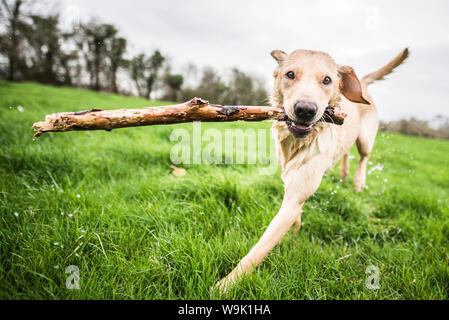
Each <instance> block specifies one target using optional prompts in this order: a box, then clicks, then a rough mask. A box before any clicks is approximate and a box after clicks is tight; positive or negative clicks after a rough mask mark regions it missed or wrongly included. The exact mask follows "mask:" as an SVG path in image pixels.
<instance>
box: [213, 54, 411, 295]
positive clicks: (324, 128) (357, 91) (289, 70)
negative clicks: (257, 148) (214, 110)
mask: <svg viewBox="0 0 449 320" xmlns="http://www.w3.org/2000/svg"><path fill="white" fill-rule="evenodd" d="M408 54H409V51H408V49H405V50H403V51H402V52H401V53H400V54H399V55H398V56H397V57H395V58H394V59H393V60H392V61H391V62H390V63H388V64H387V65H386V66H384V67H383V68H381V69H379V70H378V71H376V72H373V73H370V74H368V75H366V76H364V77H363V78H362V80H361V81H359V79H358V78H357V76H356V74H355V73H354V71H353V69H352V68H351V67H348V66H340V65H337V64H336V63H335V61H334V60H333V59H332V58H331V57H330V56H329V55H328V54H326V53H324V52H319V51H310V50H295V51H293V52H292V53H290V54H287V53H285V52H283V51H280V50H275V51H273V52H271V55H272V56H273V58H274V59H275V60H276V61H277V63H278V67H277V68H276V70H275V71H274V78H275V82H274V88H273V91H272V95H271V103H272V104H273V105H283V106H284V107H285V113H286V114H287V116H288V120H287V121H278V122H275V123H274V124H273V127H272V130H273V133H274V136H275V138H276V140H277V156H278V161H279V164H280V166H281V170H282V180H283V182H284V199H283V202H282V206H281V208H280V210H279V212H278V214H277V215H276V216H275V217H274V218H273V220H272V221H271V223H270V224H269V226H268V227H267V229H266V230H265V233H264V234H263V235H262V238H261V239H260V240H259V242H257V244H256V245H255V246H254V247H253V248H252V249H251V250H250V252H249V253H248V254H247V255H246V256H245V257H244V258H243V259H242V260H241V261H240V262H239V264H238V265H237V266H236V267H235V269H234V270H233V271H232V272H231V273H230V274H229V275H228V276H226V277H225V278H223V279H222V280H220V281H219V282H218V283H217V286H218V287H219V288H220V290H221V291H225V290H226V288H228V286H229V285H231V284H233V283H235V282H237V281H238V280H239V279H240V278H241V276H242V275H243V274H249V273H251V272H252V270H253V269H254V268H255V267H257V266H258V265H259V264H260V263H261V262H262V261H263V259H264V258H265V257H266V256H267V254H268V253H269V252H270V251H271V249H272V248H273V247H274V246H275V245H276V244H277V243H278V242H279V241H280V240H281V239H282V237H283V236H284V235H285V234H286V233H287V231H288V230H289V229H290V227H292V226H293V227H294V230H295V232H296V231H297V230H298V229H299V228H300V227H301V213H302V206H303V204H304V201H306V200H307V199H308V198H309V197H310V196H311V195H312V194H313V193H314V192H315V191H316V190H317V189H318V187H319V185H320V183H321V179H322V178H323V175H324V174H325V173H326V171H327V170H329V169H330V168H332V167H333V166H334V164H336V163H337V162H338V161H339V160H342V161H341V166H340V175H341V178H342V179H344V178H346V176H347V174H348V172H349V151H350V149H351V147H352V145H353V144H354V143H356V144H357V148H358V151H359V153H360V161H359V165H358V168H357V172H356V174H355V178H354V188H355V191H356V192H361V191H362V190H363V189H364V187H365V180H366V166H367V163H368V157H369V154H370V152H371V150H372V148H373V145H374V140H375V137H376V133H377V130H378V127H379V119H378V115H377V111H376V108H375V106H374V103H373V100H372V98H371V96H370V95H369V94H368V91H367V87H368V85H369V84H370V83H372V82H374V81H375V80H381V79H383V77H384V76H385V75H387V74H389V73H391V72H392V71H393V69H394V68H396V67H397V66H398V65H400V64H401V63H402V62H404V60H405V59H406V58H407V57H408ZM333 105H340V107H341V109H342V111H343V112H345V113H347V118H346V119H345V121H344V124H343V125H342V126H337V125H333V124H330V123H325V122H320V121H319V120H320V119H321V118H322V117H323V116H325V114H324V111H325V109H326V107H327V106H333Z"/></svg>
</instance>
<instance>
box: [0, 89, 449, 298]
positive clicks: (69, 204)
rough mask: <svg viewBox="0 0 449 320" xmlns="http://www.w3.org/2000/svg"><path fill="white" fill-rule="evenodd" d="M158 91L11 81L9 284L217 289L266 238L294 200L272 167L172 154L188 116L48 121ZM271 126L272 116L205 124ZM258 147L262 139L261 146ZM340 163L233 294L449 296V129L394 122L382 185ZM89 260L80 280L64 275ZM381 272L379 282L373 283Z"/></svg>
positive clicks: (2, 210)
mask: <svg viewBox="0 0 449 320" xmlns="http://www.w3.org/2000/svg"><path fill="white" fill-rule="evenodd" d="M151 104H153V105H154V104H156V102H154V101H152V102H149V101H147V100H143V99H138V98H131V97H122V96H116V95H110V94H103V93H93V92H90V91H86V90H78V89H66V88H55V87H50V86H42V85H37V84H32V83H23V84H16V83H8V82H0V143H1V149H0V298H1V299H105V298H106V299H211V298H215V299H216V298H220V296H218V294H217V293H216V292H211V291H210V290H209V288H210V287H211V286H213V285H214V284H215V282H216V281H217V280H219V279H220V278H221V277H223V276H225V275H226V274H227V273H228V272H229V271H231V270H232V268H233V267H234V266H235V264H236V263H237V262H238V261H239V259H240V258H241V257H243V256H244V255H245V254H246V253H247V252H248V251H249V249H250V248H251V247H252V245H254V244H255V243H256V241H257V240H258V239H259V238H260V236H261V235H262V233H263V231H264V230H265V228H266V226H267V225H268V223H269V222H270V220H271V219H272V218H273V216H274V215H275V214H276V212H277V210H278V208H279V206H280V203H281V200H282V190H283V187H282V181H281V179H280V177H279V170H278V173H277V174H276V175H274V176H264V175H260V170H259V169H260V168H261V167H262V165H248V164H247V165H185V166H183V167H184V168H185V169H186V170H187V175H185V176H183V177H175V176H173V175H172V169H171V168H170V164H171V162H170V150H171V149H172V147H173V146H174V145H175V142H172V141H170V134H171V132H172V131H173V129H174V128H185V129H187V130H190V131H191V130H192V125H191V124H182V125H176V126H156V127H142V128H129V129H120V130H115V131H112V132H103V131H92V132H69V133H50V134H45V135H43V136H42V137H41V138H39V139H38V140H36V141H33V140H32V131H31V129H30V128H31V125H32V123H33V122H35V121H40V120H42V119H43V118H44V116H45V114H48V113H52V112H58V111H76V110H85V109H88V108H91V107H92V106H95V107H104V108H118V107H143V106H148V105H151ZM238 127H244V128H255V129H256V128H263V129H266V130H268V129H269V127H270V123H268V122H264V123H252V124H249V123H247V124H245V125H242V124H241V123H228V124H225V123H220V124H214V123H209V124H203V128H204V129H206V128H217V129H219V130H224V129H225V128H238ZM250 152H251V151H250ZM352 154H353V155H354V158H353V159H352V160H351V174H350V176H349V179H348V180H347V181H344V182H341V181H340V180H339V177H338V169H337V168H336V169H334V170H333V171H332V172H330V173H329V174H328V175H327V176H326V177H325V178H324V180H323V183H322V184H321V187H320V189H319V190H318V192H317V193H316V194H315V195H314V196H313V197H312V198H311V199H310V200H309V201H308V202H307V203H306V205H305V207H304V214H303V222H304V225H303V228H302V229H301V231H300V232H299V233H298V234H297V235H293V233H292V232H290V233H289V234H288V235H287V236H286V237H285V238H284V240H283V241H282V243H281V244H280V245H278V246H277V247H276V248H275V249H274V250H273V251H272V252H271V253H270V254H269V256H268V257H267V259H266V260H265V262H264V263H263V264H262V265H261V267H260V268H258V269H257V270H256V271H255V272H254V273H253V274H252V275H251V276H249V277H246V278H245V279H244V280H243V281H242V283H241V284H239V285H238V286H237V287H235V288H234V289H233V290H231V292H229V294H228V296H227V298H231V299H448V298H449V250H448V245H449V209H448V204H449V201H448V196H449V170H448V168H449V167H448V165H449V164H448V159H449V142H448V141H437V140H430V139H422V138H415V137H407V136H402V135H397V134H386V133H379V134H378V137H377V142H376V146H375V150H374V152H373V155H372V158H371V159H370V164H369V167H368V170H369V172H370V173H369V175H368V188H367V189H366V190H365V191H364V192H363V193H361V194H359V195H356V194H354V192H353V190H352V178H353V174H354V169H355V166H356V161H357V159H358V155H357V153H356V151H355V149H354V150H353V153H352ZM69 265H76V266H78V268H79V271H80V289H79V290H69V289H67V288H66V286H65V282H66V278H67V274H66V273H65V269H66V267H67V266H69ZM370 265H374V266H377V267H378V268H379V270H380V289H379V290H370V289H368V288H367V287H366V285H365V281H366V279H367V277H368V274H366V273H365V270H366V268H367V267H368V266H370Z"/></svg>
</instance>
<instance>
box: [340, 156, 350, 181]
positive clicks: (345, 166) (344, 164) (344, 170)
mask: <svg viewBox="0 0 449 320" xmlns="http://www.w3.org/2000/svg"><path fill="white" fill-rule="evenodd" d="M348 174H349V153H347V154H345V155H344V156H343V158H342V159H341V163H340V178H341V180H345V179H346V177H347V176H348Z"/></svg>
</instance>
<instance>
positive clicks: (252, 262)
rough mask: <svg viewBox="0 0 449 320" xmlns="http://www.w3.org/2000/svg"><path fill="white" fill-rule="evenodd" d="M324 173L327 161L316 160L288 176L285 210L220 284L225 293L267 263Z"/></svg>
mask: <svg viewBox="0 0 449 320" xmlns="http://www.w3.org/2000/svg"><path fill="white" fill-rule="evenodd" d="M324 171H325V166H324V165H323V159H320V158H319V157H316V158H315V159H312V160H311V161H309V162H308V164H305V165H303V166H302V167H301V168H299V169H296V170H294V171H292V172H289V173H288V175H286V178H285V180H284V184H285V194H284V200H283V202H282V206H281V209H280V210H279V212H278V214H277V215H276V216H275V217H274V218H273V220H272V221H271V222H270V224H269V225H268V227H267V229H266V230H265V232H264V234H263V235H262V238H261V239H260V240H259V242H257V244H256V245H255V246H254V247H253V248H252V249H251V250H250V252H249V253H248V254H247V255H246V256H245V257H244V258H243V259H242V260H241V261H240V262H239V264H238V265H237V267H235V269H234V270H232V272H231V273H230V274H229V275H228V276H226V277H225V278H223V279H222V280H220V281H219V282H218V283H217V286H218V287H219V288H220V290H221V291H226V289H227V288H228V286H229V285H231V284H233V283H235V282H237V281H238V280H239V279H240V278H241V276H242V275H243V274H249V273H251V272H252V271H253V270H254V268H255V267H257V266H258V265H259V264H260V263H261V262H262V261H263V259H265V257H266V256H267V255H268V253H269V252H270V251H271V249H273V247H274V246H275V245H276V244H277V243H279V241H280V240H281V239H282V237H283V236H284V235H285V234H286V233H287V231H288V230H289V229H290V227H291V226H292V225H293V223H295V222H296V221H297V220H298V218H299V217H300V215H301V210H302V205H303V203H304V201H305V200H307V198H309V197H310V196H311V195H312V194H313V193H314V192H315V191H316V189H318V186H319V185H320V182H321V179H322V177H323V175H324Z"/></svg>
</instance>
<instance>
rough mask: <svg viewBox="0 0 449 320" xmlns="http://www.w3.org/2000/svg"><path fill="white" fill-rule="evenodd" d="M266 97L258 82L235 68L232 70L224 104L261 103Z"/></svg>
mask: <svg viewBox="0 0 449 320" xmlns="http://www.w3.org/2000/svg"><path fill="white" fill-rule="evenodd" d="M256 85H257V86H256ZM266 97H268V94H267V92H266V91H265V89H264V88H263V86H262V84H261V83H260V82H257V81H256V80H255V79H253V78H252V77H250V76H249V75H247V74H245V73H243V72H242V71H239V70H238V69H236V68H234V69H233V70H232V75H231V80H230V82H229V92H228V94H227V95H226V97H225V99H224V100H225V103H226V104H243V105H244V104H246V105H251V104H263V103H265V102H266Z"/></svg>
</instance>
